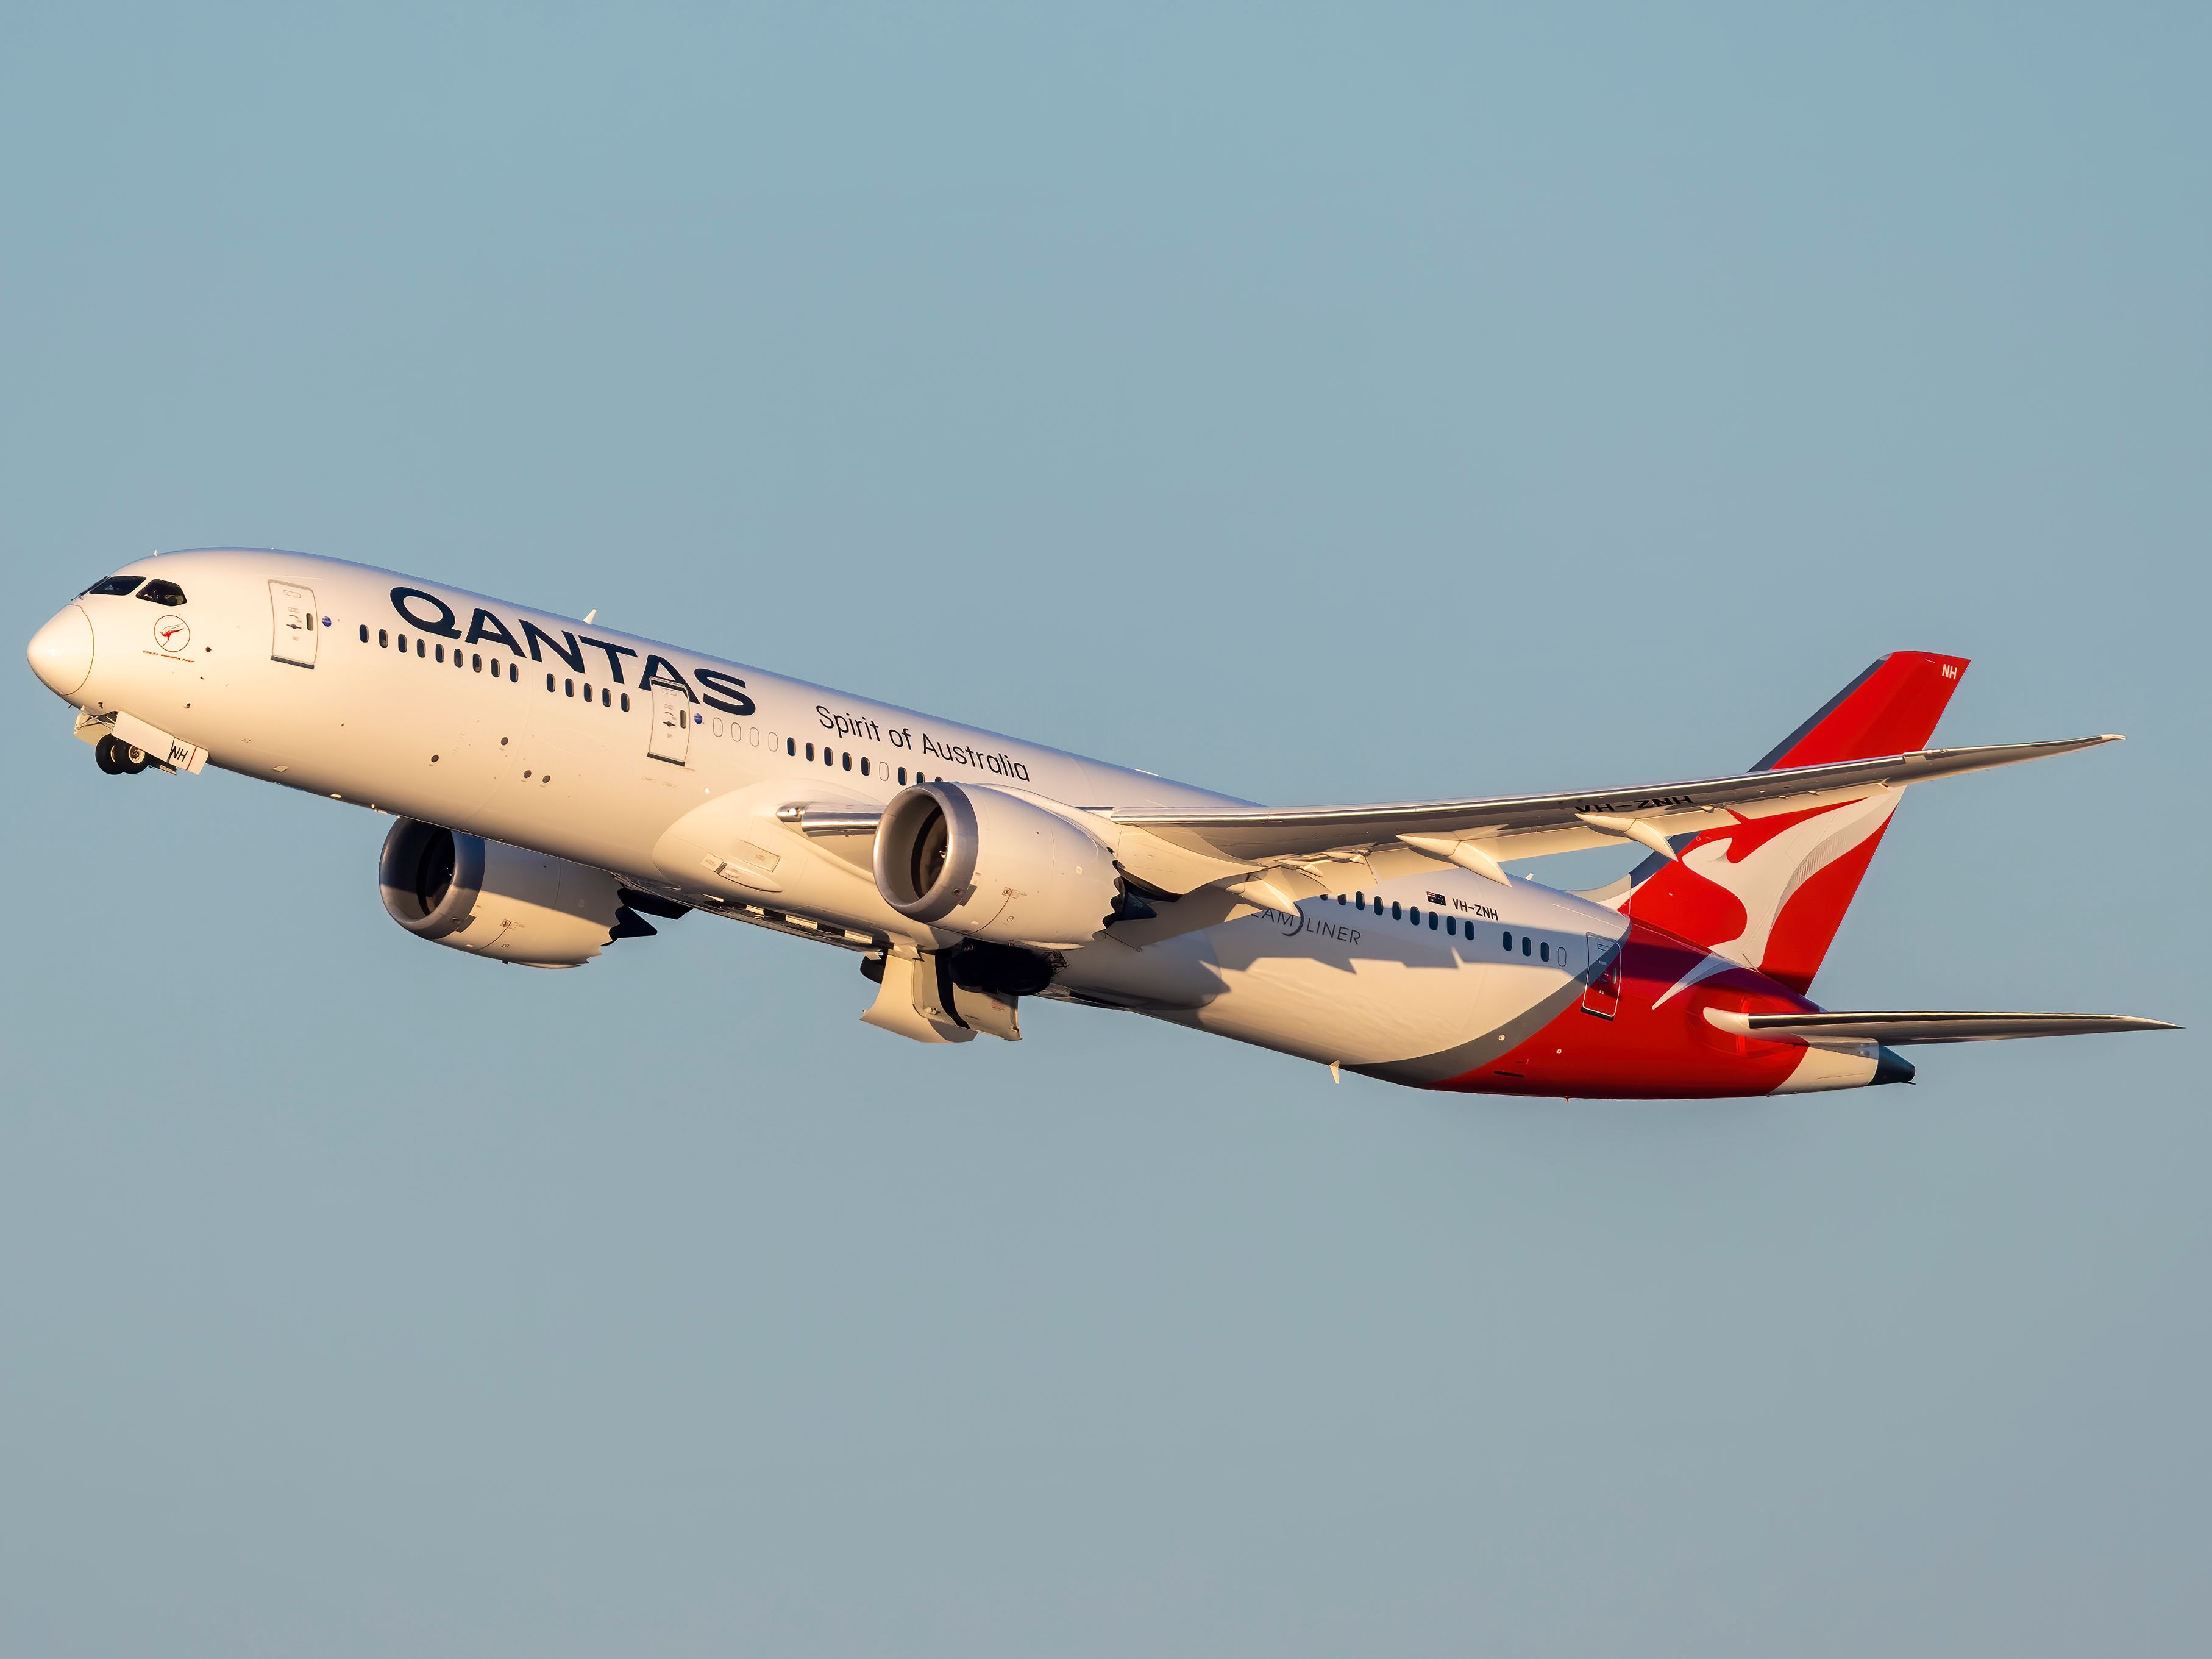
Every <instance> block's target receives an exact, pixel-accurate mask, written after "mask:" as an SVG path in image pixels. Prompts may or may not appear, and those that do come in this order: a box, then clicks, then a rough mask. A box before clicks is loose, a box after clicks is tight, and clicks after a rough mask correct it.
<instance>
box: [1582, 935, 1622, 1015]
mask: <svg viewBox="0 0 2212 1659" xmlns="http://www.w3.org/2000/svg"><path fill="white" fill-rule="evenodd" d="M1583 942H1584V943H1585V944H1586V945H1587V946H1588V947H1589V978H1588V979H1584V980H1583V1011H1584V1012H1585V1013H1589V1014H1595V1015H1599V1016H1602V1017H1603V1018H1605V1019H1608V1020H1610V1019H1611V1018H1612V1017H1613V1016H1614V1015H1616V1014H1618V1013H1620V959H1621V956H1622V955H1624V954H1625V953H1626V950H1627V948H1628V941H1627V940H1626V938H1621V939H1608V938H1607V937H1605V936H1603V935H1602V934H1597V933H1589V934H1585V935H1583Z"/></svg>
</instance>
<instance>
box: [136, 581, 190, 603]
mask: <svg viewBox="0 0 2212 1659" xmlns="http://www.w3.org/2000/svg"><path fill="white" fill-rule="evenodd" d="M138 597H139V598H141V599H143V600H147V601H151V602H152V603H154V604H155V605H181V604H183V603H184V602H185V590H184V589H182V588H179V586H177V584H176V583H175V582H148V583H147V584H146V585H145V586H144V587H143V588H141V589H139V590H138Z"/></svg>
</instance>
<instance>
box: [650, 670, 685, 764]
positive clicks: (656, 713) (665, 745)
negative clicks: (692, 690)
mask: <svg viewBox="0 0 2212 1659" xmlns="http://www.w3.org/2000/svg"><path fill="white" fill-rule="evenodd" d="M645 752H646V753H647V754H649V755H651V756H652V757H653V759H656V760H666V761H669V762H670V763H671V764H672V765H678V766H680V765H683V764H684V761H685V760H687V759H690V753H691V699H690V698H688V697H686V696H684V693H683V692H679V691H678V690H676V689H675V688H674V687H672V686H654V687H653V735H651V737H649V738H648V739H647V742H646V748H645Z"/></svg>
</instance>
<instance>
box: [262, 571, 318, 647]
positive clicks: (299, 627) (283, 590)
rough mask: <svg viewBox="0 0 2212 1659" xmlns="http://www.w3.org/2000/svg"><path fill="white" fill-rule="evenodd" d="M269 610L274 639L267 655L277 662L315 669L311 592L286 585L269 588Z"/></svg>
mask: <svg viewBox="0 0 2212 1659" xmlns="http://www.w3.org/2000/svg"><path fill="white" fill-rule="evenodd" d="M269 610H270V624H271V626H272V627H273V628H274V630H275V636H276V637H274V638H273V639H272V640H271V641H270V646H269V655H270V657H271V658H272V659H274V660H275V661H276V662H296V663H298V664H299V665H300V666H301V668H313V667H314V666H315V590H314V589H312V588H295V587H294V586H293V585H292V584H291V583H290V582H270V584H269Z"/></svg>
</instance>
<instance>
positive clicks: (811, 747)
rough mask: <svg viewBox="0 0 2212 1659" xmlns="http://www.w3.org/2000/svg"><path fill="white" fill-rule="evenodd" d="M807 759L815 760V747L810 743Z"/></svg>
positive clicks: (807, 748)
mask: <svg viewBox="0 0 2212 1659" xmlns="http://www.w3.org/2000/svg"><path fill="white" fill-rule="evenodd" d="M806 758H807V759H809V760H811V759H813V758H814V745H812V744H811V743H809V744H808V745H807V746H806Z"/></svg>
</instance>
